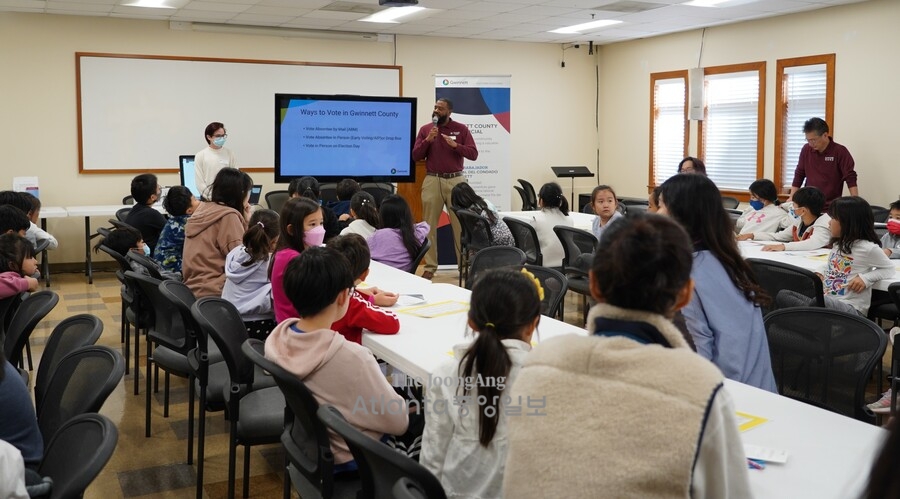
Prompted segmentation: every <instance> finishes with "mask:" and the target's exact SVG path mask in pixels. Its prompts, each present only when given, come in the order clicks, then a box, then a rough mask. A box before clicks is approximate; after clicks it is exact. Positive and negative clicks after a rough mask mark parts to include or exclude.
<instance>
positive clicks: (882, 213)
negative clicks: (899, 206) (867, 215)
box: [872, 205, 891, 223]
mask: <svg viewBox="0 0 900 499" xmlns="http://www.w3.org/2000/svg"><path fill="white" fill-rule="evenodd" d="M890 214H891V210H889V209H887V208H885V207H883V206H875V205H872V216H873V217H874V218H875V222H876V223H885V222H887V219H888V216H890Z"/></svg>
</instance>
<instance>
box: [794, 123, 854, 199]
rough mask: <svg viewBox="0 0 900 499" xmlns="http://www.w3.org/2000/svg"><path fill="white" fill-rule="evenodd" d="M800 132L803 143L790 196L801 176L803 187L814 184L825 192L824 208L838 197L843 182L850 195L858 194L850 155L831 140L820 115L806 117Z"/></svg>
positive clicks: (800, 184)
mask: <svg viewBox="0 0 900 499" xmlns="http://www.w3.org/2000/svg"><path fill="white" fill-rule="evenodd" d="M803 133H805V134H806V145H804V146H803V148H802V149H800V159H799V160H798V161H797V169H796V170H795V172H794V181H793V182H792V183H791V196H793V195H794V193H795V192H797V189H799V188H800V187H802V186H803V180H804V179H806V186H807V187H816V188H818V189H819V190H820V191H822V194H825V209H826V210H827V209H828V206H829V205H830V204H831V202H832V201H834V200H835V199H836V198H839V197H841V194H843V191H844V183H845V182H846V183H847V187H848V188H849V189H850V195H851V196H859V188H857V186H856V171H855V170H854V169H853V168H854V166H855V165H854V163H853V156H851V155H850V151H848V150H847V148H846V147H844V146H842V145H840V144H838V143H837V142H835V141H833V140H831V137H829V135H828V123H825V120H823V119H822V118H810V119H809V120H806V123H804V124H803Z"/></svg>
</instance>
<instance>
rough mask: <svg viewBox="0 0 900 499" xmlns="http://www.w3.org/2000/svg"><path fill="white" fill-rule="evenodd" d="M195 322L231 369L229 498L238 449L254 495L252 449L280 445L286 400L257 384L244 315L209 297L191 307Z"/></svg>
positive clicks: (247, 486)
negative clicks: (247, 349) (240, 447)
mask: <svg viewBox="0 0 900 499" xmlns="http://www.w3.org/2000/svg"><path fill="white" fill-rule="evenodd" d="M191 313H192V315H193V316H194V320H196V321H197V324H198V325H199V326H200V329H202V330H203V332H204V333H206V335H207V336H208V337H209V338H212V340H213V341H214V342H215V343H216V346H218V347H219V351H220V352H221V353H222V356H223V357H224V358H225V365H226V366H227V367H228V374H229V377H230V386H229V388H228V392H229V396H228V399H227V400H226V401H225V404H226V405H225V411H226V413H227V416H228V420H229V423H230V430H229V439H228V497H229V499H230V498H233V497H234V474H235V465H236V462H237V446H238V445H243V446H244V490H243V496H244V497H247V496H248V495H249V493H250V446H252V445H261V444H272V443H276V442H278V441H279V439H280V437H281V433H282V430H283V429H284V407H285V402H284V396H283V395H282V394H281V390H279V389H278V388H276V387H274V386H272V382H271V381H270V382H269V383H268V386H267V387H265V388H262V386H263V385H262V384H260V385H257V384H256V378H257V377H268V378H270V379H271V376H267V375H263V374H259V375H257V373H256V369H255V367H254V364H253V363H252V362H251V361H250V359H248V358H247V357H246V356H245V355H244V354H243V353H242V352H241V345H242V344H243V343H244V342H245V341H247V339H248V337H247V328H246V327H244V322H243V321H242V320H241V314H240V313H239V312H238V311H237V309H236V308H234V305H233V304H232V303H231V302H229V301H228V300H224V299H222V298H218V297H214V296H207V297H205V298H200V299H198V300H197V301H196V302H194V305H193V306H192V307H191Z"/></svg>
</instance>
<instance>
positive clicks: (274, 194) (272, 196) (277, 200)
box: [266, 190, 291, 213]
mask: <svg viewBox="0 0 900 499" xmlns="http://www.w3.org/2000/svg"><path fill="white" fill-rule="evenodd" d="M290 197H291V196H290V194H288V191H283V190H279V191H269V192H267V193H266V206H268V207H269V209H270V210H275V211H276V212H278V213H281V207H282V206H284V203H286V202H287V200H288V198H290Z"/></svg>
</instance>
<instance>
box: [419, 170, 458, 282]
mask: <svg viewBox="0 0 900 499" xmlns="http://www.w3.org/2000/svg"><path fill="white" fill-rule="evenodd" d="M465 181H466V177H465V176H462V175H460V176H458V177H453V178H441V177H435V176H434V175H427V176H426V177H425V180H424V181H423V182H422V216H423V217H425V221H426V222H428V226H429V227H431V230H430V231H429V232H428V240H430V241H431V248H430V249H429V250H428V253H426V254H425V271H426V272H434V271H435V270H437V266H438V259H437V228H438V221H439V220H440V218H441V211H443V209H444V206H446V207H447V213H448V214H449V215H450V228H451V229H452V231H453V249H454V250H455V251H456V261H457V262H458V261H459V232H460V228H459V220H458V219H457V218H456V215H455V214H454V213H453V211H451V210H450V206H452V203H451V201H450V191H452V190H453V187H454V186H455V185H456V184H461V183H464V182H465Z"/></svg>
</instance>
